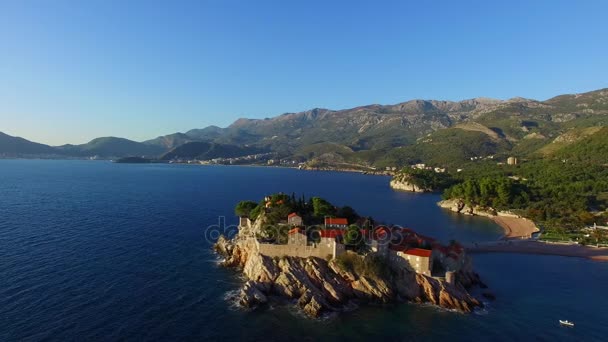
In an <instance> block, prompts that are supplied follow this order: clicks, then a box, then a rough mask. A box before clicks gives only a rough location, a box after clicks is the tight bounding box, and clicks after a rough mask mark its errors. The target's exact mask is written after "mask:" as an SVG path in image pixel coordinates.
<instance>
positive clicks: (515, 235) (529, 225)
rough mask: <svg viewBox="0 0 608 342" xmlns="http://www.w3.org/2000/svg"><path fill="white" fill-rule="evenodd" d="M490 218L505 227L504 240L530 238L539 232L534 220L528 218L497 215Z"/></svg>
mask: <svg viewBox="0 0 608 342" xmlns="http://www.w3.org/2000/svg"><path fill="white" fill-rule="evenodd" d="M490 219H491V220H492V221H494V222H495V223H496V224H497V225H499V226H500V227H502V229H504V231H505V235H504V236H503V237H502V239H504V240H510V239H529V238H531V237H532V234H534V233H538V232H539V229H538V228H537V227H536V225H535V224H534V222H532V221H531V220H529V219H527V218H523V217H515V216H501V215H497V216H494V217H491V218H490Z"/></svg>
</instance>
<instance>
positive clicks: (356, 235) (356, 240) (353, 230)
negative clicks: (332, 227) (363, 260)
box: [344, 224, 365, 250]
mask: <svg viewBox="0 0 608 342" xmlns="http://www.w3.org/2000/svg"><path fill="white" fill-rule="evenodd" d="M344 244H346V245H349V246H352V247H354V248H355V249H356V250H360V249H361V248H362V247H363V246H364V245H365V241H364V239H363V235H362V234H361V230H360V229H359V227H358V226H357V225H354V224H353V225H350V226H349V227H348V228H347V229H346V232H345V234H344Z"/></svg>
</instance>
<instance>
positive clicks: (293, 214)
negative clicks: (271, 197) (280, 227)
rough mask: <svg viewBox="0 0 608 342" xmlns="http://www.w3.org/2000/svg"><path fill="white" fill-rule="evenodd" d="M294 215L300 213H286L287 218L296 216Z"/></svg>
mask: <svg viewBox="0 0 608 342" xmlns="http://www.w3.org/2000/svg"><path fill="white" fill-rule="evenodd" d="M296 216H298V217H299V216H300V215H298V214H296V213H291V214H289V215H287V218H292V217H296Z"/></svg>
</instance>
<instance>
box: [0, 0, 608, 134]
mask: <svg viewBox="0 0 608 342" xmlns="http://www.w3.org/2000/svg"><path fill="white" fill-rule="evenodd" d="M607 15H608V1H575V0H573V1H556V0H551V1H540V0H539V1H534V0H527V1H502V2H500V3H499V2H498V1H488V0H485V1H354V0H349V1H330V0H321V1H316V0H314V1H311V0H301V1H296V0H293V1H289V0H277V1H265V0H255V1H247V0H242V1H231V0H213V1H205V0H193V1H180V0H176V1H169V0H166V1H161V0H158V1H155V0H148V1H128V0H120V1H109V0H86V1H79V0H73V1H64V0H52V1H49V0H40V1H28V0H14V1H12V0H2V1H0V131H3V132H5V133H7V134H11V135H18V136H22V137H24V138H27V139H30V140H34V141H39V142H44V143H48V144H53V145H58V144H64V143H83V142H86V141H89V140H90V139H92V138H95V137H98V136H110V135H112V136H121V137H126V138H130V139H134V140H145V139H149V138H154V137H156V136H158V135H164V134H169V133H173V132H176V131H186V130H188V129H191V128H202V127H205V126H207V125H211V124H214V125H218V126H226V125H229V124H230V123H231V122H233V121H234V120H235V119H237V118H239V117H249V118H264V117H272V116H275V115H278V114H281V113H284V112H296V111H302V110H306V109H310V108H314V107H324V108H331V109H342V108H349V107H354V106H357V105H364V104H371V103H381V104H392V103H398V102H403V101H406V100H409V99H413V98H423V99H445V100H462V99H466V98H473V97H479V96H484V97H494V98H501V99H506V98H510V97H515V96H522V97H528V98H536V99H547V98H549V97H552V96H554V95H558V94H562V93H576V92H584V91H590V90H595V89H599V88H605V87H608V22H607V21H606V16H607Z"/></svg>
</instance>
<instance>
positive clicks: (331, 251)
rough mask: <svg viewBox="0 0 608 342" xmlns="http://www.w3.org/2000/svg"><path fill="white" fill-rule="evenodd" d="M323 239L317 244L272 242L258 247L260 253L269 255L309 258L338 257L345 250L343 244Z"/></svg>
mask: <svg viewBox="0 0 608 342" xmlns="http://www.w3.org/2000/svg"><path fill="white" fill-rule="evenodd" d="M324 240H325V239H322V241H321V242H320V243H318V244H316V245H309V246H298V245H275V244H270V243H258V242H257V241H256V243H257V246H258V247H257V248H258V250H259V252H260V254H263V255H266V256H269V257H282V256H290V257H298V258H308V257H317V258H322V259H326V258H327V257H328V256H330V257H333V258H335V257H337V256H339V255H341V254H343V253H344V252H345V248H344V245H343V244H340V243H336V242H335V241H331V242H329V241H324Z"/></svg>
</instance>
